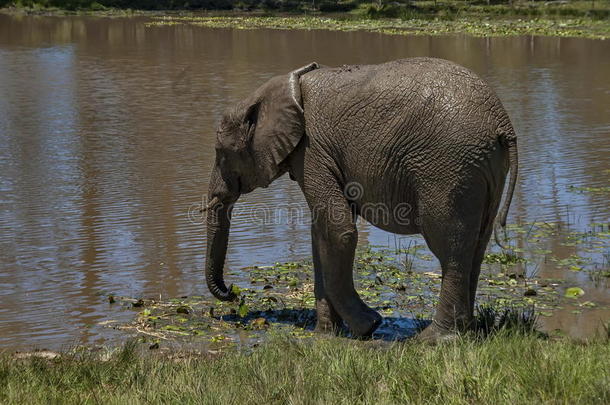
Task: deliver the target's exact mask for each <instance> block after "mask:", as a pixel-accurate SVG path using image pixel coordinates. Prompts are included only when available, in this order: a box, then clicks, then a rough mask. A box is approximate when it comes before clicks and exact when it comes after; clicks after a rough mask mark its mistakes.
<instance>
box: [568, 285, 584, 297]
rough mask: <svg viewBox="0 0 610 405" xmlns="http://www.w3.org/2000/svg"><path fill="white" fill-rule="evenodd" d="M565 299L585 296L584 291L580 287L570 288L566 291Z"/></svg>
mask: <svg viewBox="0 0 610 405" xmlns="http://www.w3.org/2000/svg"><path fill="white" fill-rule="evenodd" d="M564 295H565V297H567V298H578V297H582V296H583V295H585V291H584V290H583V289H582V288H580V287H570V288H567V289H566V292H565V294H564Z"/></svg>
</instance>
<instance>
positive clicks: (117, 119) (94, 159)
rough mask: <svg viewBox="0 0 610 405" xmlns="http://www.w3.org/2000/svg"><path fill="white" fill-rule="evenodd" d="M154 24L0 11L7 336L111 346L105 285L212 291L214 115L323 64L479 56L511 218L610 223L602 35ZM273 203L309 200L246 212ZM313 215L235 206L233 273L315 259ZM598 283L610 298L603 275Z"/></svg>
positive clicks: (124, 290)
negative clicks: (282, 78) (209, 207)
mask: <svg viewBox="0 0 610 405" xmlns="http://www.w3.org/2000/svg"><path fill="white" fill-rule="evenodd" d="M144 21H146V20H145V19H142V18H115V19H99V18H85V17H74V18H60V17H7V16H0V191H1V194H0V264H1V267H0V303H1V304H0V346H10V347H29V346H31V345H38V346H47V347H58V346H59V345H63V344H69V343H71V342H81V343H87V342H89V343H90V342H98V341H101V339H103V338H104V337H108V336H109V335H108V333H109V332H108V331H106V330H105V329H102V328H100V327H98V326H95V325H96V323H97V322H98V321H100V320H102V319H109V318H113V317H124V316H125V311H120V310H116V309H113V307H111V306H109V305H108V304H107V303H105V301H104V299H103V295H104V294H107V293H114V294H121V295H131V296H141V295H144V296H157V295H159V294H162V295H164V296H180V295H192V294H201V293H203V292H205V291H206V290H205V288H204V285H203V278H202V274H201V273H202V269H203V254H204V245H205V236H204V233H203V227H202V226H201V225H200V224H197V223H193V222H191V221H189V220H188V215H187V212H188V208H189V206H191V205H192V204H193V203H197V202H199V201H200V199H201V196H202V194H203V193H204V192H205V190H206V188H207V181H208V173H209V170H210V167H211V165H212V162H213V154H214V149H213V139H214V127H215V124H216V122H217V120H218V119H219V117H220V115H221V113H222V111H223V109H224V108H225V107H226V106H227V105H228V104H230V103H232V102H234V101H236V100H239V99H241V98H243V97H244V96H245V95H247V94H248V93H250V92H251V91H252V90H253V89H254V88H256V87H257V86H258V85H260V84H261V83H262V82H263V81H264V80H266V79H268V78H270V77H272V76H274V75H276V74H281V73H285V72H287V71H289V70H291V69H293V68H295V67H298V66H301V65H304V64H306V63H309V62H311V61H314V60H315V61H317V62H320V63H323V64H326V65H341V64H351V63H378V62H383V61H387V60H392V59H397V58H402V57H409V56H422V55H428V56H437V57H443V58H447V59H451V60H454V61H456V62H458V63H460V64H463V65H465V66H467V67H469V68H471V69H473V70H474V71H475V72H477V73H479V74H480V75H482V76H483V77H485V78H486V79H488V80H489V81H490V82H491V84H492V86H493V87H494V88H495V89H496V90H497V92H498V94H499V96H500V98H501V99H502V100H503V102H504V104H505V106H506V109H507V110H508V111H509V114H510V115H511V117H512V120H513V123H514V125H515V128H516V130H517V133H518V134H519V142H520V153H521V174H522V175H521V177H520V180H519V185H518V189H517V194H516V196H515V199H514V200H513V208H512V215H511V218H509V220H510V221H535V220H538V221H541V220H545V221H553V222H563V223H565V224H568V223H569V224H570V225H571V226H574V227H576V228H577V229H585V228H586V227H587V226H588V225H589V224H590V223H592V222H607V221H608V219H609V216H610V207H609V206H608V202H607V199H606V195H604V194H595V193H574V192H572V191H570V189H569V186H570V185H576V186H581V187H601V186H606V185H607V182H608V169H609V168H610V166H609V164H608V157H609V156H610V120H609V118H608V117H610V84H609V83H608V80H607V79H608V77H609V75H610V44H608V43H606V42H604V41H591V40H580V39H565V38H542V37H540V38H533V37H520V38H493V39H489V38H488V39H480V38H470V37H465V36H455V37H442V38H439V37H399V36H385V35H380V34H373V33H359V32H354V33H341V32H325V31H294V32H290V31H271V30H259V31H241V30H228V29H215V30H212V29H203V28H197V27H189V26H175V27H164V28H161V29H159V28H145V27H144V24H143V23H144ZM269 206H272V207H276V208H277V209H280V210H289V209H292V207H295V206H296V207H304V202H303V199H302V196H301V195H300V191H299V190H298V189H297V188H296V187H295V186H294V184H292V183H291V182H290V181H289V180H288V179H287V178H281V179H279V180H278V181H277V182H276V183H274V185H273V187H271V188H269V189H266V190H257V191H255V192H253V193H252V194H250V195H247V196H244V197H243V198H242V199H241V200H240V207H242V208H253V209H257V208H265V207H269ZM302 212H304V213H305V214H304V217H303V220H302V221H279V223H275V224H265V225H260V224H257V223H256V221H252V218H251V216H250V215H247V214H244V215H237V216H236V217H235V220H234V225H233V227H232V234H231V243H230V249H229V261H228V266H229V268H230V269H232V270H234V271H235V270H238V269H239V268H241V267H243V266H246V265H251V264H269V263H272V262H275V261H282V260H291V259H295V258H299V257H307V256H308V255H309V254H310V248H309V229H308V225H307V213H306V210H303V211H302ZM276 222H278V221H276ZM360 231H361V235H360V240H361V241H364V242H367V241H368V242H371V243H374V244H382V245H386V246H387V245H390V246H393V245H395V244H399V243H402V244H405V243H409V242H408V241H409V239H404V240H401V239H398V238H396V237H395V236H393V235H389V234H387V233H384V232H381V231H379V230H377V229H372V228H369V227H368V226H367V225H366V224H364V225H362V226H361V227H360ZM551 243H552V242H551ZM549 248H550V249H553V250H554V251H556V252H561V254H566V255H569V254H572V253H574V252H571V251H570V250H569V248H567V247H565V246H560V245H559V244H557V245H556V246H550V247H549ZM431 266H432V267H434V266H436V264H435V263H432V264H431ZM540 271H542V272H546V274H547V275H549V274H553V275H556V274H561V275H563V273H558V270H557V269H556V268H554V267H552V266H545V265H543V266H542V267H541V269H540ZM567 277H572V278H574V279H575V280H576V281H578V282H580V283H587V282H588V281H587V280H586V276H584V275H582V274H576V273H574V274H569V275H567ZM591 294H592V297H594V296H595V297H597V298H599V299H602V300H603V299H605V300H607V299H608V289H607V287H606V286H598V287H596V288H594V287H592V289H591ZM599 316H602V315H599ZM570 317H573V316H572V315H570V314H566V316H565V317H557V318H553V319H554V321H553V322H555V320H556V321H557V323H558V325H559V324H561V325H560V326H562V327H564V328H567V329H570V330H572V329H574V330H583V329H586V328H584V327H583V326H582V325H580V324H579V322H585V321H586V320H584V321H583V320H582V317H581V318H579V319H578V320H575V321H574V325H572V326H570V325H567V326H566V324H569V323H570V322H572V321H570V319H571V318H570Z"/></svg>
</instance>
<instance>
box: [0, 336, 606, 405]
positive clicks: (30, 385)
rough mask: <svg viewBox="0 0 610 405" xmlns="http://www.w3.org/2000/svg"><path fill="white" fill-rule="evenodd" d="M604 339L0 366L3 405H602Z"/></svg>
mask: <svg viewBox="0 0 610 405" xmlns="http://www.w3.org/2000/svg"><path fill="white" fill-rule="evenodd" d="M609 358H610V344H609V343H608V340H601V339H600V340H597V341H593V342H588V343H577V342H573V341H570V340H566V339H562V340H554V341H553V340H543V339H539V338H536V337H534V336H532V335H522V334H510V335H508V334H502V333H500V334H497V335H495V336H493V337H491V338H489V339H486V340H483V341H477V340H475V339H469V338H461V339H459V340H458V341H455V342H452V343H446V344H443V345H439V346H434V347H431V346H427V345H425V344H421V343H418V342H415V341H407V342H404V343H392V344H380V343H379V342H360V341H353V340H348V339H341V338H318V339H315V340H307V341H299V340H296V339H294V338H291V337H290V336H287V335H277V336H274V337H272V338H271V339H270V340H269V341H268V342H267V343H265V344H264V345H262V346H260V347H257V348H255V349H253V350H249V351H243V350H242V351H240V350H238V349H234V350H230V351H228V352H225V353H223V354H220V355H216V356H211V355H209V354H208V355H194V354H182V355H177V354H176V353H174V354H173V355H167V354H165V355H162V354H158V352H154V351H150V352H141V351H139V350H137V349H136V346H135V345H133V344H130V345H127V346H125V347H124V348H123V349H121V350H119V351H117V352H115V353H114V354H112V355H110V356H105V355H100V354H90V353H84V354H69V355H63V356H60V357H58V358H56V359H53V360H46V359H40V358H28V359H15V358H14V357H12V356H9V355H4V356H0V403H3V404H12V403H19V404H22V403H29V404H38V403H45V404H46V403H104V404H125V403H205V404H208V403H209V404H276V403H277V404H279V403H282V404H284V403H290V404H316V403H319V404H322V403H333V404H360V403H362V404H368V403H376V404H394V403H414V404H418V403H442V404H462V403H464V404H467V403H490V404H491V403H511V404H520V403H523V404H526V403H578V404H593V403H609V402H610V362H608V359H609Z"/></svg>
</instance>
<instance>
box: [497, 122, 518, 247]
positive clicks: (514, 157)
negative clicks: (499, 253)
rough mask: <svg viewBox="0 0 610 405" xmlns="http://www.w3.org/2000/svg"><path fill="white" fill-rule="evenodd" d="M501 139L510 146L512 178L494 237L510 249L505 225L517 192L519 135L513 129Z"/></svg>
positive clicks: (501, 245) (502, 245)
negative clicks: (507, 243) (507, 244)
mask: <svg viewBox="0 0 610 405" xmlns="http://www.w3.org/2000/svg"><path fill="white" fill-rule="evenodd" d="M501 141H502V143H504V144H505V145H506V146H507V147H508V161H509V164H510V180H509V182H508V191H507V193H506V198H505V199H504V205H503V206H502V209H501V210H500V212H499V213H498V216H497V217H496V221H495V223H494V238H495V239H496V243H497V244H498V246H500V247H501V248H502V249H508V247H507V246H506V245H505V244H504V242H505V241H506V231H505V229H504V227H505V226H506V217H507V216H508V210H509V209H510V202H511V200H512V199H513V193H514V192H515V186H516V185H517V173H518V171H519V155H518V153H517V137H516V136H515V134H514V132H512V131H511V132H510V133H509V134H503V135H501ZM500 233H502V236H503V238H502V239H504V240H503V241H501V240H500Z"/></svg>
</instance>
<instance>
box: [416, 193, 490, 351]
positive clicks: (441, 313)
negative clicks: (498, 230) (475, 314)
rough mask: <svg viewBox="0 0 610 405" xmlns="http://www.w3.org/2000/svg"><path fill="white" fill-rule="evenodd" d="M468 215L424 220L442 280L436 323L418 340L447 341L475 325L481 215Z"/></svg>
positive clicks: (425, 231)
mask: <svg viewBox="0 0 610 405" xmlns="http://www.w3.org/2000/svg"><path fill="white" fill-rule="evenodd" d="M471 203H473V204H475V205H478V204H476V202H472V201H471ZM471 207H472V206H471ZM468 211H469V212H470V214H469V215H464V213H461V214H462V215H460V213H453V215H451V216H449V217H444V218H438V217H434V216H427V217H424V218H423V221H422V234H423V235H424V238H425V239H426V242H427V243H428V247H429V248H430V250H431V251H432V253H434V254H435V255H436V257H437V258H438V259H439V261H440V263H441V268H442V274H443V276H442V284H441V293H440V300H439V303H438V305H437V308H436V314H435V316H434V320H433V322H432V324H431V325H430V326H428V327H427V328H426V329H425V330H424V331H423V332H422V333H421V334H420V335H419V336H418V338H419V339H422V340H426V341H431V342H436V341H440V340H446V339H448V338H451V337H453V336H455V334H456V333H457V332H461V331H465V330H466V329H468V328H469V327H470V325H471V323H472V309H471V302H472V301H471V300H472V298H471V280H472V279H473V276H474V274H473V259H474V256H475V252H476V249H477V247H478V246H479V230H480V229H481V213H480V212H481V211H479V210H477V209H474V210H471V209H469V210H468ZM473 230H474V232H473ZM476 277H478V274H477V275H476Z"/></svg>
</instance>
